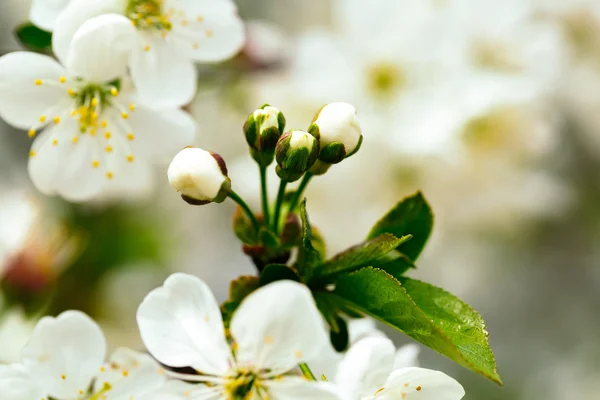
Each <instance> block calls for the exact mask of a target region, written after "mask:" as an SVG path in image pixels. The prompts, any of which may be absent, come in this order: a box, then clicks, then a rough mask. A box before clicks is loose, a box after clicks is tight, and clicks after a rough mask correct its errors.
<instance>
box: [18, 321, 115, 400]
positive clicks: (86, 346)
mask: <svg viewBox="0 0 600 400" xmlns="http://www.w3.org/2000/svg"><path fill="white" fill-rule="evenodd" d="M105 355H106V341H105V339H104V335H103V334H102V331H101V330H100V328H99V327H98V325H97V324H96V323H95V322H94V321H93V320H92V319H91V318H90V317H88V316H87V315H85V314H84V313H82V312H79V311H65V312H64V313H62V314H60V315H59V316H58V317H56V318H54V317H44V318H42V319H41V320H40V321H39V322H38V324H37V326H36V327H35V329H34V331H33V335H32V337H31V340H30V341H29V343H28V344H27V345H26V346H25V347H24V348H23V351H22V353H21V357H22V359H23V364H24V365H25V367H26V368H27V369H28V370H29V371H30V373H31V376H34V377H35V379H36V381H38V382H39V384H40V386H41V387H42V388H43V389H44V391H45V392H46V394H47V395H49V396H51V397H55V398H61V399H62V398H66V399H71V398H78V397H79V396H80V395H81V393H82V392H81V391H84V392H85V391H86V390H87V388H88V387H89V385H90V383H91V381H92V378H93V377H94V375H95V374H96V373H97V372H98V369H99V368H100V366H101V365H102V363H103V362H104V357H105Z"/></svg>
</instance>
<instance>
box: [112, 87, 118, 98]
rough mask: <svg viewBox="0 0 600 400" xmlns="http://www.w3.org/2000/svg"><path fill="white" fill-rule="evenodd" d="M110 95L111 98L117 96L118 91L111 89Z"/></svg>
mask: <svg viewBox="0 0 600 400" xmlns="http://www.w3.org/2000/svg"><path fill="white" fill-rule="evenodd" d="M110 94H111V96H113V97H116V96H117V95H118V94H119V91H118V90H117V88H111V89H110Z"/></svg>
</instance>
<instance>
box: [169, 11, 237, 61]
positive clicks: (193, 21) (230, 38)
mask: <svg viewBox="0 0 600 400" xmlns="http://www.w3.org/2000/svg"><path fill="white" fill-rule="evenodd" d="M171 2H172V3H173V4H172V7H174V8H175V9H180V10H181V11H182V12H181V13H174V15H173V29H172V32H171V36H170V37H169V40H170V42H171V43H172V44H173V45H174V46H176V48H177V50H178V51H179V52H180V53H181V54H185V56H186V57H188V58H191V59H193V60H195V61H202V62H217V61H223V60H227V59H229V58H231V57H233V56H234V55H236V54H237V53H238V52H239V51H240V50H241V49H242V47H243V46H244V43H245V41H246V32H245V27H244V23H243V22H242V20H241V18H240V17H239V16H238V14H237V9H236V7H235V4H234V3H233V2H232V1H229V0H218V1H197V0H183V1H177V2H174V1H171Z"/></svg>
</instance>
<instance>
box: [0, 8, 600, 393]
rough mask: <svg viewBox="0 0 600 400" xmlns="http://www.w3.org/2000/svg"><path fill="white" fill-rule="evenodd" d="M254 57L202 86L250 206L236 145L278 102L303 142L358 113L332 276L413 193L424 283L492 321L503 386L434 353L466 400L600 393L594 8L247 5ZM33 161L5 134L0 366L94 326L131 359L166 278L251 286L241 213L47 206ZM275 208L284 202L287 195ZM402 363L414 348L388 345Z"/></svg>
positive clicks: (128, 204) (169, 202) (209, 126)
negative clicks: (40, 336) (343, 115)
mask: <svg viewBox="0 0 600 400" xmlns="http://www.w3.org/2000/svg"><path fill="white" fill-rule="evenodd" d="M28 3H29V2H28V1H26V0H0V53H2V54H4V53H7V52H10V51H14V50H18V49H20V46H19V43H18V42H17V41H16V40H15V38H14V35H13V31H14V29H15V28H16V27H17V26H18V25H19V24H21V23H22V22H24V21H26V20H27V18H28V10H29V4H28ZM238 6H239V9H240V15H241V16H242V18H243V19H244V20H245V21H246V22H247V23H248V43H247V46H246V48H245V50H244V52H243V53H242V54H240V55H239V56H238V57H236V58H235V59H233V60H230V61H228V62H226V63H223V64H219V65H211V66H201V67H199V68H200V71H201V74H200V76H201V79H200V81H199V83H198V85H199V91H198V96H197V98H196V100H195V101H194V102H193V103H192V104H191V105H190V106H189V107H188V109H189V111H190V112H191V113H192V114H193V115H194V116H195V117H196V119H197V121H198V125H199V135H198V138H197V142H196V144H197V145H198V146H201V147H203V148H207V149H210V150H213V151H216V152H219V153H220V154H221V155H222V156H223V157H224V158H225V160H226V161H227V163H228V167H229V170H230V176H231V177H232V181H233V186H234V188H235V189H236V190H237V191H238V192H239V193H241V194H243V196H244V197H246V198H247V200H248V201H249V202H251V203H253V204H254V205H257V204H258V174H257V169H256V166H255V165H253V163H252V161H251V158H250V157H249V156H248V154H247V148H246V147H245V141H244V138H243V135H242V131H241V126H242V125H243V122H244V120H245V118H246V116H247V115H248V114H249V113H250V112H251V111H252V110H254V109H255V108H257V107H258V106H260V105H262V104H264V103H266V102H268V103H270V104H272V105H275V106H277V107H278V108H280V109H281V110H282V111H283V112H284V114H285V115H286V117H287V119H288V122H289V124H288V126H289V127H297V128H307V127H308V124H309V122H310V120H311V118H312V115H313V114H314V113H315V112H316V111H317V110H318V109H319V107H320V106H321V105H323V104H325V103H327V102H331V101H347V102H351V103H353V104H355V105H356V107H357V109H358V112H359V116H360V118H361V120H362V122H363V129H364V137H365V142H364V145H363V148H362V149H361V151H360V152H359V153H358V154H357V155H355V156H354V157H352V158H350V159H348V160H346V161H344V162H343V163H342V164H340V165H337V166H335V167H334V168H332V169H331V170H330V171H329V172H328V173H327V174H326V175H325V176H323V177H319V178H318V179H315V180H314V182H313V183H312V185H311V186H310V187H309V190H308V192H307V198H308V211H309V214H310V216H311V219H312V222H313V224H314V225H316V226H318V227H319V228H320V229H321V230H322V232H323V234H324V236H325V238H326V239H327V241H328V249H329V252H330V253H331V254H334V253H335V252H336V251H339V250H341V249H343V248H344V247H347V246H349V245H352V244H354V243H356V242H357V241H360V240H361V239H362V238H363V237H364V236H365V235H366V233H367V232H368V230H369V227H370V226H371V225H372V224H373V223H374V221H375V220H376V219H377V218H378V217H379V216H381V215H382V214H383V213H384V212H385V211H386V210H387V209H389V208H390V207H391V206H392V205H393V204H394V203H395V202H396V201H397V200H398V199H400V198H401V197H403V196H406V195H409V194H411V193H413V192H414V191H415V190H417V189H422V190H423V192H424V194H425V196H426V197H427V198H428V199H429V201H430V202H431V204H432V207H433V209H434V212H435V214H436V226H435V229H434V234H433V237H432V240H431V241H430V243H429V244H428V247H427V248H426V249H425V252H424V254H423V256H422V259H421V260H420V262H419V265H418V266H419V268H418V270H417V271H415V272H414V274H413V275H414V276H415V277H420V278H423V279H425V280H427V281H430V282H432V283H434V284H436V285H438V286H442V287H444V288H446V289H447V290H448V291H450V292H452V293H454V294H456V295H457V296H459V297H461V298H462V299H464V300H465V301H467V302H468V303H470V304H471V305H473V307H474V308H475V309H477V310H478V311H479V312H480V313H481V314H482V315H483V316H484V318H485V319H486V321H487V326H488V328H487V329H488V331H489V332H490V333H491V336H490V337H491V345H492V348H493V349H494V351H495V353H496V355H497V358H498V367H499V371H500V373H501V375H502V376H503V379H504V382H505V386H504V387H497V386H495V385H494V384H492V383H489V382H487V381H486V380H485V379H483V378H481V377H479V376H476V375H475V374H473V373H471V372H469V371H467V370H465V369H462V368H461V367H459V366H457V365H454V364H453V363H451V362H450V361H448V360H446V359H444V358H443V357H441V356H439V355H437V354H435V353H433V352H430V351H428V350H425V349H424V350H423V351H422V357H421V360H422V361H421V364H422V365H423V366H425V367H430V368H435V369H441V370H443V371H445V372H447V373H448V374H450V375H452V376H453V377H455V378H456V379H458V380H459V381H460V382H461V383H462V384H463V385H464V386H465V388H466V391H467V396H466V397H465V398H466V399H467V400H475V399H486V400H504V399H506V400H508V399H510V400H515V399H523V400H537V399H540V400H568V399H595V398H598V396H599V395H598V393H600V383H599V382H600V379H599V378H600V361H599V360H600V345H599V340H600V317H599V316H598V310H599V307H600V174H599V173H598V171H599V168H600V3H598V1H594V0H504V1H501V2H499V1H492V0H389V1H386V0H372V1H364V0H332V1H325V0H302V1H300V0H283V1H282V0H239V1H238ZM29 146H30V139H29V138H28V137H27V135H26V133H25V132H20V131H16V130H14V129H12V128H10V127H8V126H7V125H6V124H5V123H4V122H2V121H0V276H3V278H1V280H0V282H1V283H0V286H1V288H2V292H3V294H4V298H5V300H4V303H3V306H2V307H3V308H0V310H2V313H1V314H0V315H1V317H0V362H9V361H11V360H12V359H13V358H14V357H15V356H16V354H17V353H18V347H19V346H18V344H19V340H20V341H25V340H26V338H27V335H28V332H30V330H31V328H32V326H33V325H34V324H35V319H36V318H38V317H39V316H40V315H43V314H45V313H50V314H54V313H57V312H60V311H62V310H64V309H68V308H78V309H82V310H84V311H86V312H88V313H90V314H91V315H93V316H94V317H95V318H96V319H97V320H98V321H99V322H100V323H101V324H102V325H103V328H104V329H105V331H106V332H107V336H108V338H109V341H110V343H111V345H112V346H115V345H129V346H138V345H139V343H140V342H139V337H138V334H137V328H136V325H135V318H134V316H135V310H136V308H137V305H138V304H139V302H140V301H141V299H142V298H143V296H144V295H145V294H146V293H147V292H148V291H149V290H150V289H151V288H153V287H156V286H158V285H160V284H161V282H162V280H163V279H164V278H165V277H166V276H167V275H168V274H169V273H170V272H173V271H185V272H190V273H194V274H196V275H198V276H200V277H202V278H203V279H206V280H208V281H209V282H210V283H211V286H212V287H213V290H214V291H215V293H216V294H217V296H218V297H219V299H221V300H224V299H225V298H226V297H227V289H228V282H229V281H230V280H231V279H233V278H235V277H237V276H238V275H240V274H252V273H253V266H252V264H251V262H250V261H249V259H247V258H246V257H245V256H244V255H243V254H242V253H241V251H240V244H239V242H238V241H237V239H236V238H235V236H234V234H233V233H232V231H231V214H232V212H233V205H232V204H228V203H224V204H221V205H209V206H206V207H191V206H188V205H187V204H185V203H183V202H182V201H181V200H180V199H179V197H178V196H177V195H176V194H175V193H174V192H173V191H172V190H171V189H170V188H169V187H168V183H167V182H166V178H165V175H166V174H165V171H166V167H165V166H163V167H159V168H157V171H156V181H155V182H154V184H153V185H149V186H148V187H147V188H145V189H144V190H141V191H140V192H139V193H136V194H135V195H131V196H129V197H127V198H103V199H98V200H97V201H94V202H92V203H89V204H68V203H65V202H64V201H62V200H60V199H51V198H44V197H42V196H40V195H39V194H38V193H36V191H35V189H33V188H32V186H31V184H30V181H29V178H28V176H27V172H26V160H27V153H28V151H29ZM274 192H275V186H274V184H273V186H271V193H272V194H274ZM388 333H389V334H390V336H391V337H393V338H394V339H396V340H397V341H398V343H404V342H408V341H407V339H406V338H404V337H402V335H400V334H398V333H396V332H388Z"/></svg>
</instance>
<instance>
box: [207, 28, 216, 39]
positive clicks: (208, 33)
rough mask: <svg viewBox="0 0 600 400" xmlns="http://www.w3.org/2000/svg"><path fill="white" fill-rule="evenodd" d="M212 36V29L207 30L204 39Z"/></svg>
mask: <svg viewBox="0 0 600 400" xmlns="http://www.w3.org/2000/svg"><path fill="white" fill-rule="evenodd" d="M213 34H214V32H213V31H212V29H207V30H206V37H212V36H213Z"/></svg>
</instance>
